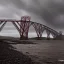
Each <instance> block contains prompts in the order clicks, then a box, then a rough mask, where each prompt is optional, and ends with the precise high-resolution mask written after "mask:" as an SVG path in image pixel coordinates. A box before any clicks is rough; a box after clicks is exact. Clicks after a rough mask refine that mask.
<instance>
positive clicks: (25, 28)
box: [0, 16, 60, 39]
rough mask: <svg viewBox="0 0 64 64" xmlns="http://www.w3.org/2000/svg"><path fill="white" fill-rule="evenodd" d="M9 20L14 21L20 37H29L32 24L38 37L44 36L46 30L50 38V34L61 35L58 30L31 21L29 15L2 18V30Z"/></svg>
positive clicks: (0, 29) (0, 22)
mask: <svg viewBox="0 0 64 64" xmlns="http://www.w3.org/2000/svg"><path fill="white" fill-rule="evenodd" d="M7 22H12V24H13V25H14V26H15V27H16V29H17V30H18V32H19V34H20V39H28V32H29V28H30V26H33V27H34V29H35V32H36V34H37V37H38V38H41V37H42V34H43V32H44V31H46V33H47V38H48V39H49V38H50V34H52V36H53V38H56V37H58V36H59V35H60V33H58V32H57V31H55V30H53V29H51V28H49V27H47V26H45V25H43V24H40V23H36V22H32V21H30V17H29V16H23V17H21V20H10V19H9V20H8V19H0V31H2V29H3V27H4V26H5V24H6V23H7Z"/></svg>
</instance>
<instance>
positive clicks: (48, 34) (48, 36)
mask: <svg viewBox="0 0 64 64" xmlns="http://www.w3.org/2000/svg"><path fill="white" fill-rule="evenodd" d="M46 33H47V40H49V39H50V31H49V30H46Z"/></svg>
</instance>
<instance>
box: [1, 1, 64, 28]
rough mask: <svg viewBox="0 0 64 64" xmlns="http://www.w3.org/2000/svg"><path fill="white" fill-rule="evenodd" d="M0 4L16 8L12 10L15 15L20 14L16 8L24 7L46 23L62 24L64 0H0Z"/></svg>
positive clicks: (56, 25) (63, 23) (57, 26)
mask: <svg viewBox="0 0 64 64" xmlns="http://www.w3.org/2000/svg"><path fill="white" fill-rule="evenodd" d="M0 4H1V5H5V6H11V7H12V8H13V7H15V8H16V9H13V11H12V12H14V11H15V12H14V13H17V15H19V14H20V13H18V12H20V11H18V10H22V9H24V10H26V11H28V12H29V13H33V14H35V15H36V16H41V18H42V19H44V20H45V22H46V23H48V24H51V25H52V26H54V27H56V28H60V27H63V25H64V19H63V20H62V18H61V17H60V15H61V16H63V15H64V0H0ZM11 10H12V9H11ZM16 10H17V11H16ZM12 12H11V13H12ZM5 15H6V14H5ZM8 15H9V14H8ZM12 16H13V15H12ZM35 20H36V19H35ZM59 25H60V26H59Z"/></svg>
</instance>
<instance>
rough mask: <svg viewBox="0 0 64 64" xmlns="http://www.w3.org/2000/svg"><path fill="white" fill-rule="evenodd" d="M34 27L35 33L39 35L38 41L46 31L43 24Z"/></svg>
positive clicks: (36, 24)
mask: <svg viewBox="0 0 64 64" xmlns="http://www.w3.org/2000/svg"><path fill="white" fill-rule="evenodd" d="M33 27H34V29H35V31H36V33H37V37H38V39H40V38H41V37H42V33H43V31H44V28H43V27H42V24H39V23H34V24H33Z"/></svg>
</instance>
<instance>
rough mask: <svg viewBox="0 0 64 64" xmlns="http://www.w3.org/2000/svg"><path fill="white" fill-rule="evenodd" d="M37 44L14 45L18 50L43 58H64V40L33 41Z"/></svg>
mask: <svg viewBox="0 0 64 64" xmlns="http://www.w3.org/2000/svg"><path fill="white" fill-rule="evenodd" d="M32 42H34V43H37V44H17V45H13V46H14V47H16V48H17V49H16V50H18V51H20V52H23V53H24V54H27V55H32V56H34V57H36V59H37V58H40V59H41V60H42V59H45V58H46V59H47V58H52V59H57V60H64V41H60V40H57V41H52V40H51V41H32Z"/></svg>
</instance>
